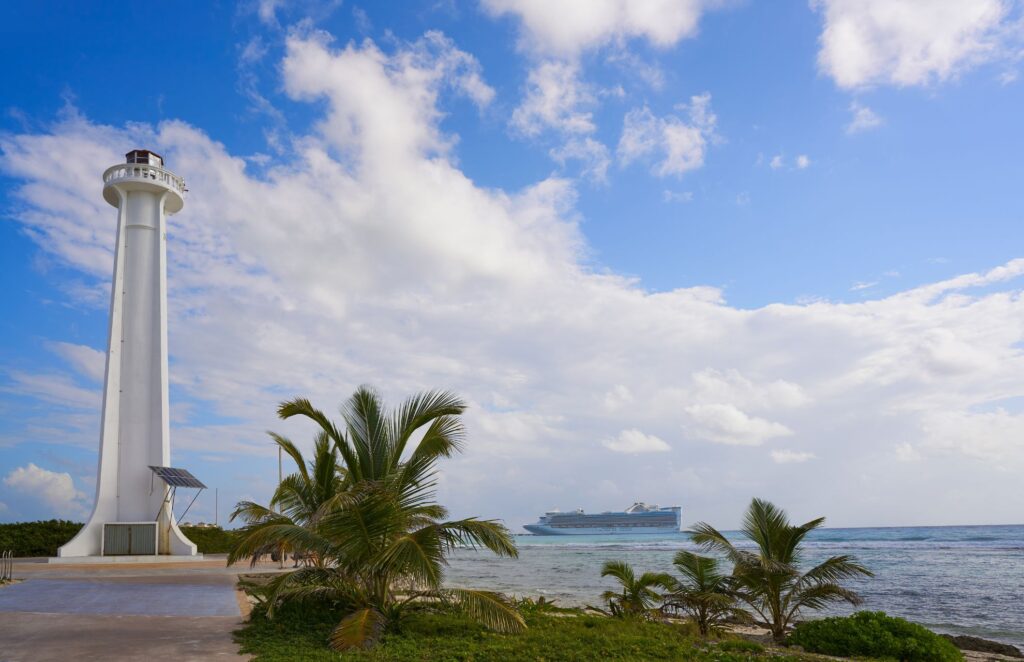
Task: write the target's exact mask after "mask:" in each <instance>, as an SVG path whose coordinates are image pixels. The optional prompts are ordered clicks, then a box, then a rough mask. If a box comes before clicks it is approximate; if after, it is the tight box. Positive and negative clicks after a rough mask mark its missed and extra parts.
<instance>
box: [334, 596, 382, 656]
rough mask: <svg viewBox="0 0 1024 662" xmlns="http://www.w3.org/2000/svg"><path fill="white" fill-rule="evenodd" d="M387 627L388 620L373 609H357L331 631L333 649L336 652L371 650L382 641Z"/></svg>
mask: <svg viewBox="0 0 1024 662" xmlns="http://www.w3.org/2000/svg"><path fill="white" fill-rule="evenodd" d="M386 625H387V618H385V617H384V614H382V613H380V612H379V611H377V610H376V609H374V608H373V607H363V608H362V609H357V610H356V611H354V612H352V613H351V614H349V615H348V616H346V617H345V618H343V619H341V622H340V623H338V626H337V627H336V628H334V630H333V631H331V636H330V640H329V641H330V644H331V648H333V649H334V650H336V651H347V650H353V649H359V648H363V649H365V648H370V647H371V646H373V645H374V644H376V643H377V642H378V641H379V640H380V637H381V635H382V634H384V627H385V626H386Z"/></svg>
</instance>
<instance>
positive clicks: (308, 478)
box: [231, 430, 348, 566]
mask: <svg viewBox="0 0 1024 662" xmlns="http://www.w3.org/2000/svg"><path fill="white" fill-rule="evenodd" d="M268 434H270V437H271V438H272V439H273V440H274V443H275V444H276V445H277V446H278V447H279V448H280V449H281V452H282V453H285V454H287V455H288V457H289V458H291V460H292V461H293V462H294V463H295V467H296V470H295V472H294V473H290V474H288V475H287V476H285V477H283V478H282V479H281V482H280V484H278V486H277V489H276V490H274V493H273V495H271V497H270V502H269V503H268V504H267V505H265V506H264V505H261V504H258V503H255V502H253V501H240V502H238V504H237V505H236V506H235V510H234V511H233V512H232V513H231V520H232V521H234V520H235V519H240V520H242V521H243V522H245V526H244V527H243V528H242V529H240V530H239V532H238V534H239V535H240V536H242V537H243V538H244V539H245V540H247V541H254V540H260V539H266V540H267V541H268V542H266V544H264V546H263V547H262V548H261V549H252V548H251V547H246V548H245V549H246V550H247V553H248V558H249V559H250V561H251V562H252V563H253V564H254V565H255V563H256V561H257V560H259V558H260V556H262V555H263V554H266V553H271V554H276V555H282V554H284V553H286V552H290V553H292V554H296V553H297V554H299V555H300V556H301V558H302V559H303V561H304V564H305V565H317V566H322V565H323V563H324V562H325V561H326V559H323V558H321V557H320V556H319V555H318V553H317V550H316V549H307V548H302V549H296V546H295V545H296V544H295V543H288V542H287V541H286V540H284V537H283V536H282V535H280V534H281V532H283V531H286V530H288V529H286V528H285V527H302V528H304V529H306V530H308V531H311V532H312V531H315V530H316V526H317V523H318V522H319V520H320V518H321V517H323V516H324V515H325V514H327V513H328V512H329V511H330V509H331V508H332V506H333V504H335V503H336V501H337V500H338V499H339V498H342V494H343V493H345V491H346V489H347V487H348V486H346V485H345V476H346V472H345V468H344V466H343V465H342V463H341V459H340V456H339V454H338V449H337V448H336V447H335V446H334V443H333V442H332V441H331V439H330V437H328V436H327V434H326V433H324V432H323V431H322V430H321V431H319V432H318V433H317V435H316V439H315V441H314V443H313V455H312V457H311V459H309V460H307V459H306V458H305V457H304V456H303V454H302V451H301V450H299V448H298V446H296V445H295V443H294V442H292V441H291V440H290V439H288V438H287V437H284V436H281V435H279V434H277V433H274V432H270V433H268ZM236 547H238V546H237V545H236ZM239 548H240V549H241V547H239Z"/></svg>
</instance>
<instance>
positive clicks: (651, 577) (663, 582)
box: [601, 561, 674, 616]
mask: <svg viewBox="0 0 1024 662" xmlns="http://www.w3.org/2000/svg"><path fill="white" fill-rule="evenodd" d="M601 576H602V577H613V578H614V579H615V580H616V581H617V582H618V583H619V585H620V586H621V587H622V592H621V593H617V592H615V591H605V592H604V593H602V594H601V599H602V600H604V601H605V602H606V603H607V604H608V609H609V611H611V613H612V615H613V616H647V615H649V614H650V613H651V610H652V609H653V608H654V603H656V602H658V601H660V600H661V599H662V595H661V594H660V593H658V592H657V591H655V589H656V588H660V589H664V590H666V591H668V590H671V589H672V587H673V586H674V582H673V580H672V576H671V575H669V574H667V573H664V572H645V573H644V574H642V575H640V576H639V577H637V576H636V573H635V572H634V571H633V568H632V567H630V565H629V564H628V563H626V562H624V561H607V562H605V564H604V567H603V568H601Z"/></svg>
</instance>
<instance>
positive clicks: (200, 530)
mask: <svg viewBox="0 0 1024 662" xmlns="http://www.w3.org/2000/svg"><path fill="white" fill-rule="evenodd" d="M181 532H182V533H184V534H185V537H186V538H188V539H189V540H191V541H192V542H194V543H195V544H196V546H197V547H199V553H200V554H227V553H228V552H230V551H231V549H232V548H233V547H234V546H235V545H236V544H237V543H238V534H237V533H235V532H234V531H225V530H224V529H222V528H220V527H219V526H212V527H210V526H183V527H181Z"/></svg>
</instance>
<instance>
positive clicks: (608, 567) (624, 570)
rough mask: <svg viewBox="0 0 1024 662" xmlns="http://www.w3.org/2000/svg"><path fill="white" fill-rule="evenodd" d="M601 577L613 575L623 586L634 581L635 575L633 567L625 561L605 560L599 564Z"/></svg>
mask: <svg viewBox="0 0 1024 662" xmlns="http://www.w3.org/2000/svg"><path fill="white" fill-rule="evenodd" d="M601 576H602V577H613V578H615V579H617V580H618V581H619V583H620V584H622V585H623V586H626V585H632V584H633V583H635V582H636V575H635V573H634V572H633V567H632V566H631V565H629V564H628V563H626V562H625V561H605V563H604V565H603V566H601Z"/></svg>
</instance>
